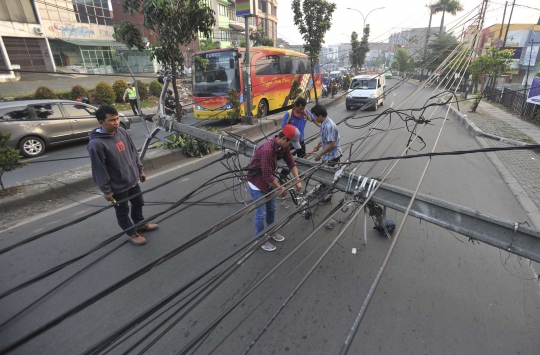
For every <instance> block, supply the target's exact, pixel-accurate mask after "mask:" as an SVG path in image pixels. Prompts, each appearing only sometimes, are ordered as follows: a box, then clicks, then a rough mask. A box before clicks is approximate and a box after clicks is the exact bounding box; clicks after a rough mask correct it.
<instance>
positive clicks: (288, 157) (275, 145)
mask: <svg viewBox="0 0 540 355" xmlns="http://www.w3.org/2000/svg"><path fill="white" fill-rule="evenodd" d="M291 145H292V146H293V147H294V148H296V149H301V146H300V131H298V129H297V128H296V127H295V126H293V125H291V124H288V125H285V126H284V127H283V128H282V129H281V132H279V134H278V135H277V136H274V138H273V139H271V140H268V141H266V142H265V143H263V144H262V145H261V146H259V147H257V150H256V151H255V154H254V155H253V158H252V159H251V164H250V165H249V168H250V170H251V169H252V170H251V171H256V173H255V174H250V175H249V176H248V185H249V192H250V194H251V197H253V200H254V201H257V200H259V199H261V198H263V197H264V196H265V195H266V194H267V193H268V192H270V191H272V190H279V191H280V194H279V196H280V197H285V196H287V189H286V188H284V187H283V186H281V185H280V184H279V182H278V181H277V180H276V178H275V177H274V171H275V170H276V166H277V161H278V160H279V159H283V160H284V161H285V163H287V166H288V167H289V169H290V171H291V173H292V174H293V176H294V178H295V179H296V180H297V183H296V190H297V191H300V190H302V183H301V182H300V179H299V177H298V169H297V168H296V163H295V161H294V159H293V156H292V154H291V149H290V147H291ZM275 212H276V199H275V197H274V198H272V199H271V200H269V201H267V202H266V203H265V204H262V205H261V206H259V207H257V209H256V210H255V235H258V234H259V233H261V232H262V231H263V230H264V219H265V218H266V226H269V225H271V224H272V223H274V217H275ZM272 239H274V240H275V241H276V242H282V241H284V240H285V238H284V237H283V236H282V235H281V234H277V233H276V234H274V235H273V236H272ZM262 248H263V249H264V250H266V251H274V250H276V247H275V246H274V245H273V244H272V243H270V242H266V243H264V244H263V245H262Z"/></svg>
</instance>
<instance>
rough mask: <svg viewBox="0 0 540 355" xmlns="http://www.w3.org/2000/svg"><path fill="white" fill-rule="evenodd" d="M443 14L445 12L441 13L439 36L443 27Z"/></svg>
mask: <svg viewBox="0 0 540 355" xmlns="http://www.w3.org/2000/svg"><path fill="white" fill-rule="evenodd" d="M444 13H445V11H443V12H442V17H441V27H439V34H441V33H442V28H443V25H444Z"/></svg>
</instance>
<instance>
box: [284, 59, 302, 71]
mask: <svg viewBox="0 0 540 355" xmlns="http://www.w3.org/2000/svg"><path fill="white" fill-rule="evenodd" d="M287 60H288V61H289V62H290V63H291V72H290V73H289V74H301V73H300V69H299V68H300V58H298V57H293V56H287Z"/></svg>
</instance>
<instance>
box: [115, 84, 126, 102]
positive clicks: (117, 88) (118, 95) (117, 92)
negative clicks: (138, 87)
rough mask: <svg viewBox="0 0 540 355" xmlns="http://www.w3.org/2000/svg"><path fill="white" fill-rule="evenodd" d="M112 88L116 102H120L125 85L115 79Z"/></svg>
mask: <svg viewBox="0 0 540 355" xmlns="http://www.w3.org/2000/svg"><path fill="white" fill-rule="evenodd" d="M112 87H113V90H114V94H115V95H116V102H122V97H123V96H124V92H126V89H127V83H126V82H125V81H124V80H122V79H116V80H115V81H114V83H113V86H112Z"/></svg>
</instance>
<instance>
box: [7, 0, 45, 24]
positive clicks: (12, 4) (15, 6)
mask: <svg viewBox="0 0 540 355" xmlns="http://www.w3.org/2000/svg"><path fill="white" fill-rule="evenodd" d="M0 20H1V21H11V22H21V23H38V22H37V19H36V14H35V12H34V8H33V6H32V2H31V0H0Z"/></svg>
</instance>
